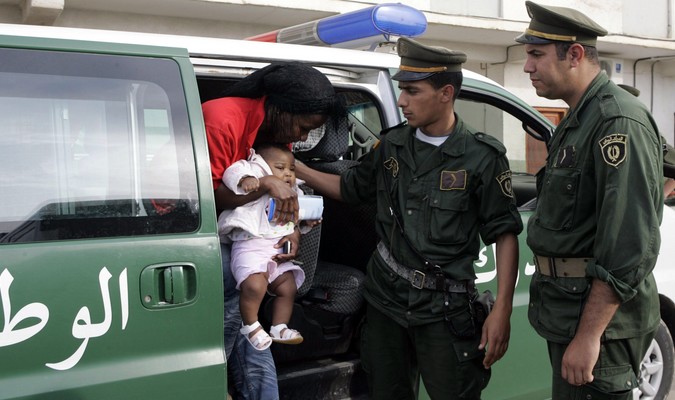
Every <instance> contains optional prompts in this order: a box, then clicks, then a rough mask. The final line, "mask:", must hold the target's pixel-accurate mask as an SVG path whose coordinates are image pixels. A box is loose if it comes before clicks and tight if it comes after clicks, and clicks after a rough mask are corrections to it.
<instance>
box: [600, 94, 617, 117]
mask: <svg viewBox="0 0 675 400" xmlns="http://www.w3.org/2000/svg"><path fill="white" fill-rule="evenodd" d="M599 100H600V114H601V115H602V117H603V119H611V118H616V117H620V116H621V115H622V113H621V107H620V106H619V102H618V101H617V100H616V97H614V95H613V94H611V93H605V94H603V95H600V98H599Z"/></svg>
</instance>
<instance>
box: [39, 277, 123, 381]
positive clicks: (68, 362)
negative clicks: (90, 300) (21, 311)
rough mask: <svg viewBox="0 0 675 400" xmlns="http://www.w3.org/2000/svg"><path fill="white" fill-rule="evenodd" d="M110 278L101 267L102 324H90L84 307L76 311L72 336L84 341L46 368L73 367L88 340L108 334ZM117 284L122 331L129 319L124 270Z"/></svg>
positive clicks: (82, 353)
mask: <svg viewBox="0 0 675 400" xmlns="http://www.w3.org/2000/svg"><path fill="white" fill-rule="evenodd" d="M111 277H112V275H111V274H110V271H108V268H106V267H103V269H101V272H100V273H99V274H98V282H99V287H100V289H101V298H102V300H103V314H104V317H103V322H100V323H96V324H92V323H91V315H90V313H89V308H88V307H86V306H84V307H82V308H80V311H78V313H77V315H76V316H75V320H74V321H73V328H72V334H73V337H75V338H76V339H84V341H83V342H82V343H81V344H80V347H78V348H77V350H75V352H74V353H73V354H72V355H71V356H70V357H68V358H66V359H65V360H63V361H61V362H58V363H47V364H45V365H46V366H47V367H49V368H52V369H56V370H60V371H62V370H66V369H70V368H72V367H74V366H75V365H76V364H77V363H78V362H79V361H80V359H81V358H82V356H83V355H84V351H85V350H86V348H87V344H88V343H89V339H91V338H94V337H100V336H103V335H104V334H105V333H106V332H108V330H109V329H110V325H111V323H112V307H111V301H110V290H109V288H108V281H109V280H110V278H111ZM119 284H120V302H121V306H122V310H121V311H122V330H124V329H125V328H126V325H127V321H128V318H129V298H128V294H129V292H128V285H127V270H126V268H125V269H124V270H123V271H122V273H121V274H120V277H119Z"/></svg>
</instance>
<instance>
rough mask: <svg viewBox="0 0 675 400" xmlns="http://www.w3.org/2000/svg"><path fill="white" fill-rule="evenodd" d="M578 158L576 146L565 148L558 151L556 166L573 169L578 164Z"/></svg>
mask: <svg viewBox="0 0 675 400" xmlns="http://www.w3.org/2000/svg"><path fill="white" fill-rule="evenodd" d="M576 158H577V157H576V148H575V147H574V146H565V147H563V148H562V149H560V150H558V157H557V158H556V161H555V166H556V167H562V168H570V167H573V166H574V164H575V163H576Z"/></svg>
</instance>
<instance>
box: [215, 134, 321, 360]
mask: <svg viewBox="0 0 675 400" xmlns="http://www.w3.org/2000/svg"><path fill="white" fill-rule="evenodd" d="M256 150H257V153H256V151H254V150H251V155H250V156H249V158H248V160H241V161H238V162H236V163H234V164H232V165H231V166H230V167H228V168H227V169H226V170H225V173H224V174H223V183H224V184H225V185H226V186H227V187H228V188H229V189H230V190H232V191H233V192H234V193H236V194H240V195H243V194H247V193H250V192H253V191H256V190H258V188H259V181H258V178H261V177H263V176H268V175H273V176H276V177H277V178H279V179H281V180H283V181H284V182H286V183H287V184H288V185H289V186H291V187H292V188H294V189H295V190H296V191H297V193H298V195H302V194H303V193H302V191H301V190H300V189H299V188H298V186H297V182H296V178H295V158H294V157H293V153H291V151H290V150H289V149H288V147H285V146H283V145H276V144H265V145H261V146H258V147H256ZM269 200H270V197H269V196H268V195H263V196H261V197H260V198H258V199H257V200H253V201H251V202H249V203H247V204H244V205H242V206H240V207H237V208H235V209H234V210H226V211H224V212H222V213H221V214H220V216H219V218H218V227H219V232H221V241H224V242H229V241H231V242H233V243H232V260H231V268H232V274H233V275H234V278H235V279H236V281H237V289H239V290H240V291H241V295H240V298H239V309H240V311H241V318H242V328H241V329H240V332H241V334H242V335H244V336H246V338H247V339H248V341H249V343H250V344H251V345H252V346H253V347H254V348H255V349H257V350H265V349H267V348H268V347H269V346H270V345H271V344H272V342H273V341H274V342H277V343H285V344H299V343H301V342H302V341H303V337H302V335H301V334H300V332H298V331H297V330H294V329H290V328H289V327H288V326H287V324H288V322H289V320H290V318H291V314H292V312H293V303H294V300H295V294H296V292H297V289H298V287H300V285H302V283H303V282H304V280H305V273H304V271H303V270H302V269H301V268H300V267H299V266H297V265H296V264H294V263H292V262H281V263H277V261H276V255H277V254H279V253H281V252H282V251H283V249H282V248H275V245H276V244H277V243H279V239H280V238H282V237H284V236H286V235H289V234H291V233H292V232H293V229H294V228H295V224H294V223H292V222H289V223H286V224H284V225H278V224H276V223H275V222H274V221H273V220H272V218H271V215H270V216H268V210H267V206H268V203H269ZM303 222H306V224H303V225H305V226H303V229H304V230H309V229H311V227H313V226H314V225H316V224H318V223H319V222H320V220H313V221H303ZM307 228H309V229H307ZM287 243H288V244H290V242H287ZM266 292H269V293H271V294H274V295H275V296H276V297H275V299H274V304H273V317H272V326H271V328H270V334H267V332H265V330H264V329H263V328H262V326H261V325H260V323H259V322H258V311H259V308H260V304H261V302H262V300H263V298H264V296H265V293H266ZM270 335H271V336H270Z"/></svg>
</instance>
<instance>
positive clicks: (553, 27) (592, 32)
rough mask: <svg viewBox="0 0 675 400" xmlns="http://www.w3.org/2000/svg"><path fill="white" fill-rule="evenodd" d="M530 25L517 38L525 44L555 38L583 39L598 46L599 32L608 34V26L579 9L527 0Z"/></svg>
mask: <svg viewBox="0 0 675 400" xmlns="http://www.w3.org/2000/svg"><path fill="white" fill-rule="evenodd" d="M525 6H526V7H527V13H528V14H529V15H530V18H531V20H530V26H529V27H528V28H527V29H526V30H525V33H523V34H521V35H520V36H518V37H517V38H516V42H518V43H524V44H547V43H553V42H569V43H580V44H582V45H586V46H593V47H595V45H596V42H597V39H598V36H605V35H607V31H606V30H605V28H603V27H601V26H600V25H598V24H597V23H595V21H593V20H592V19H590V18H588V17H587V16H586V15H584V14H582V13H580V12H579V11H577V10H574V9H572V8H567V7H554V6H543V5H541V4H536V3H533V2H531V1H526V2H525Z"/></svg>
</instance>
